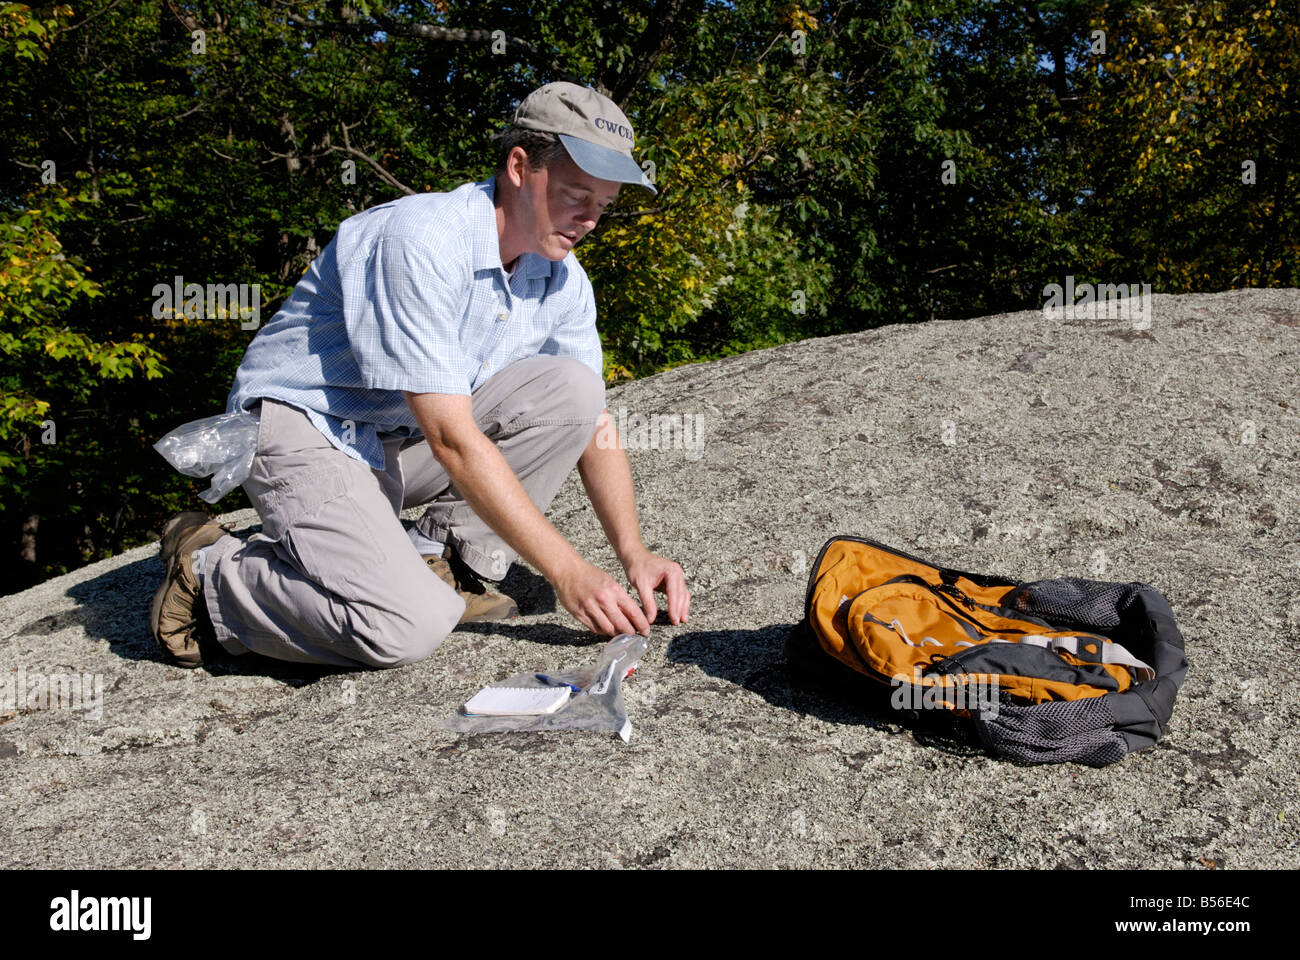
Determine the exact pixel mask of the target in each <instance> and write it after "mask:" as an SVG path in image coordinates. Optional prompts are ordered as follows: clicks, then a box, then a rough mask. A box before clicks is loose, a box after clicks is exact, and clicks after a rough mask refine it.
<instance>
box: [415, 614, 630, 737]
mask: <svg viewBox="0 0 1300 960" xmlns="http://www.w3.org/2000/svg"><path fill="white" fill-rule="evenodd" d="M648 646H649V641H648V640H647V639H646V638H645V637H643V636H641V635H640V634H639V633H625V634H623V635H621V636H617V637H615V638H614V639H613V640H611V641H610V642H609V643H607V644H605V647H604V649H603V650H601V652H600V659H598V660H597V661H596V662H595V663H594V664H589V665H587V666H582V667H576V668H574V669H571V670H563V671H558V672H555V673H548V674H544V676H546V677H548V678H549V680H550V681H551V682H550V683H547V682H546V681H544V680H539V679H538V676H537V674H536V673H535V672H529V673H518V674H515V675H514V676H513V677H509V678H507V679H505V680H501V681H498V682H496V683H494V684H492V686H494V687H526V688H537V687H547V686H551V687H553V686H555V685H557V684H569V685H571V686H574V687H577V688H578V689H577V691H575V692H574V693H573V695H572V696H571V697H570V698H569V702H568V703H566V704H565V705H564V706H563V707H561V708H560V709H559V710H558V711H556V712H555V713H551V714H540V715H531V716H504V717H502V716H476V715H473V714H467V713H465V711H464V708H463V707H462V708H461V709H460V711H458V712H457V713H456V714H455V715H453V716H451V717H448V718H447V719H445V720H443V721H441V722H440V723H439V726H441V727H443V728H444V729H447V730H455V731H458V732H460V733H500V732H503V731H507V730H596V731H607V732H610V733H617V734H618V735H619V736H620V737H622V739H623V742H624V743H626V742H627V741H628V740H629V739H630V738H631V736H632V722H631V721H630V720H628V718H627V707H626V706H624V704H623V680H624V678H626V677H627V675H628V674H629V673H631V672H632V670H633V668H634V667H636V665H637V663H638V662H639V661H640V659H641V658H642V657H643V656H645V652H646V649H647V648H648Z"/></svg>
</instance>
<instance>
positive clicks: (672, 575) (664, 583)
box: [625, 550, 691, 626]
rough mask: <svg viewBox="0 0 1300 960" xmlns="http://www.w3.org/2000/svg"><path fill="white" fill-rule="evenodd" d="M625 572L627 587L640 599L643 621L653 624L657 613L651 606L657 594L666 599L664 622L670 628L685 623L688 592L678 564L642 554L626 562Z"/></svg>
mask: <svg viewBox="0 0 1300 960" xmlns="http://www.w3.org/2000/svg"><path fill="white" fill-rule="evenodd" d="M625 569H626V571H627V580H628V583H630V584H632V586H634V587H635V588H636V592H637V594H638V595H640V597H641V605H642V606H643V607H645V615H646V619H647V620H649V621H650V622H651V623H654V620H655V617H656V616H657V615H658V613H659V610H658V608H657V607H656V606H655V591H656V590H657V591H659V592H660V593H662V594H665V595H666V597H667V600H668V622H669V623H671V624H673V625H674V626H676V625H677V624H679V623H685V622H686V619H687V617H689V616H690V613H691V592H690V591H689V590H687V589H686V574H685V572H684V571H683V570H682V568H681V565H680V564H677V563H674V562H673V561H672V560H669V559H668V558H667V557H661V556H659V555H657V554H654V553H651V552H650V551H649V550H642V551H641V552H640V553H638V554H636V555H635V556H633V557H631V558H630V559H629V560H628V562H627V565H626V567H625Z"/></svg>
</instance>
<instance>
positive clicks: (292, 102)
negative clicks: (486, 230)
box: [0, 0, 1300, 588]
mask: <svg viewBox="0 0 1300 960" xmlns="http://www.w3.org/2000/svg"><path fill="white" fill-rule="evenodd" d="M1298 22H1300V16H1298V15H1297V3H1296V0H1273V2H1268V0H1259V2H1256V3H1253V4H1250V3H1245V2H1240V0H1207V2H1204V3H1195V4H1193V3H1190V2H1187V0H1155V2H1150V3H1146V4H1142V5H1138V4H1134V3H1091V2H1077V0H1055V2H1043V3H1021V2H1014V0H1012V2H993V0H860V2H854V3H841V2H833V0H832V2H826V3H816V4H814V3H806V2H801V3H796V2H791V0H727V2H721V0H565V2H560V0H538V2H527V3H517V2H513V0H511V2H506V0H486V2H482V0H473V2H471V0H436V2H422V3H401V4H398V3H390V2H381V0H370V2H364V3H353V4H350V5H349V4H343V3H337V2H324V0H286V2H283V3H276V4H262V3H254V2H251V0H207V2H194V3H189V2H182V0H87V2H86V3H84V4H71V5H58V6H50V7H40V8H33V7H27V6H24V5H21V4H0V54H2V55H0V86H2V87H3V93H2V94H0V124H3V127H4V129H5V131H6V137H5V140H4V141H3V145H0V151H3V152H2V153H0V229H3V230H5V231H7V232H4V233H3V234H0V244H3V250H2V251H0V253H3V259H2V260H0V271H2V272H0V297H2V298H3V300H2V301H0V305H2V306H3V307H4V313H3V316H0V333H2V334H3V339H2V340H0V345H3V347H4V352H3V353H2V354H0V360H2V361H3V362H4V364H5V366H4V367H3V370H2V371H0V374H2V375H3V383H2V384H0V390H2V391H3V400H0V458H3V461H4V462H3V463H0V493H2V494H3V499H2V500H0V505H2V506H3V507H4V511H3V512H2V513H0V529H2V530H3V537H0V544H2V545H3V546H0V557H3V558H4V559H3V561H2V562H0V568H2V569H3V570H4V572H5V574H6V577H5V582H6V583H7V584H8V585H9V586H10V587H11V588H18V587H21V586H23V585H25V584H26V583H30V582H33V581H34V580H36V579H39V578H41V577H44V576H48V575H50V574H51V573H56V572H59V571H61V570H64V569H67V568H69V567H71V566H74V565H76V564H78V563H81V562H84V561H85V560H89V559H93V558H96V557H100V556H104V555H106V554H108V553H111V552H113V551H115V550H118V549H120V548H121V547H122V546H124V545H127V544H131V543H137V542H142V541H143V540H145V539H147V538H149V537H150V536H151V535H153V534H154V533H156V531H157V529H158V528H159V526H160V525H161V522H162V520H163V519H165V517H166V515H167V514H168V513H169V512H171V511H172V510H174V509H178V508H181V507H187V506H193V505H194V495H195V493H196V492H197V491H198V490H199V489H201V488H202V487H203V486H204V483H203V482H199V481H191V480H188V479H186V478H182V477H178V476H176V475H175V474H174V473H173V472H172V471H171V470H170V468H169V467H168V466H167V465H166V464H165V463H164V462H163V461H162V459H161V458H160V457H158V456H157V454H156V453H154V451H153V450H152V449H151V445H152V443H153V442H154V441H155V440H157V439H158V437H160V436H161V435H162V434H164V433H166V432H167V431H168V430H170V429H172V428H173V427H175V426H178V425H179V424H181V423H183V422H185V421H187V420H191V419H195V418H197V417H202V416H207V415H210V414H212V413H215V412H218V411H219V410H220V409H221V408H222V407H223V405H224V400H225V397H226V394H227V391H228V389H229V386H230V382H231V378H232V376H233V373H234V370H235V368H236V366H237V365H238V363H239V360H240V358H241V357H242V355H243V351H244V349H245V348H246V347H247V345H248V342H249V340H250V338H251V337H252V336H253V333H254V332H253V331H250V330H245V329H242V328H241V325H240V324H239V323H238V322H236V321H235V320H234V319H233V318H230V317H204V318H195V317H186V316H184V315H183V313H182V314H178V313H176V312H175V311H171V312H169V311H166V310H158V309H156V308H155V307H156V305H155V293H154V290H155V287H157V286H158V285H160V284H161V285H170V284H172V283H173V282H174V279H175V278H176V277H178V276H179V277H182V278H183V280H184V282H186V283H191V282H192V283H199V284H208V283H219V284H230V283H235V284H258V285H260V290H261V299H262V317H261V320H262V322H265V321H266V320H269V319H270V317H271V315H272V313H273V311H274V309H275V307H276V306H277V304H278V302H279V301H280V299H281V298H283V297H284V296H285V295H286V294H287V293H288V292H289V291H290V290H291V289H292V288H293V285H294V283H295V282H296V281H297V279H298V278H299V277H300V276H301V274H302V272H303V271H304V270H305V269H306V267H307V266H308V265H309V264H310V263H311V261H312V259H313V258H314V257H315V256H316V255H317V254H318V253H319V252H320V251H321V250H322V249H323V248H324V246H325V244H327V243H328V242H329V240H330V238H331V236H332V235H333V233H334V231H335V230H336V229H337V227H338V224H339V222H340V221H341V220H342V219H344V218H345V217H347V216H349V215H351V214H353V213H356V212H358V211H360V210H363V209H366V208H368V207H371V206H374V205H375V204H378V203H382V202H384V201H386V200H389V199H392V198H394V197H398V196H402V195H404V194H408V193H417V192H422V191H427V190H447V189H451V188H453V187H455V186H457V185H458V184H460V183H463V182H465V181H467V180H471V179H482V178H485V177H487V176H489V175H490V174H491V172H492V169H493V166H494V161H495V157H494V154H493V147H492V141H491V137H492V135H493V134H494V133H495V132H496V131H498V130H499V129H500V128H501V127H502V126H503V125H504V124H505V122H506V121H507V119H508V117H509V115H510V111H511V110H512V108H513V107H514V105H515V104H516V103H517V102H518V101H519V100H520V99H521V98H522V97H523V96H525V95H526V94H527V93H528V92H529V91H530V90H532V89H534V88H535V87H536V86H538V85H540V84H542V83H545V82H548V81H551V80H560V79H564V80H572V81H574V82H578V83H588V84H591V85H592V86H594V87H596V89H598V90H600V91H601V92H603V93H606V94H607V95H609V96H611V97H613V98H614V99H615V100H616V101H617V102H618V103H619V104H620V105H621V106H622V108H623V109H624V111H625V112H626V113H627V114H628V116H629V117H630V118H631V120H632V122H633V125H634V126H635V127H636V130H637V134H638V146H637V156H638V159H639V160H641V161H645V162H648V163H653V164H654V176H655V180H656V184H657V186H658V187H659V193H658V195H657V196H650V195H649V194H647V193H645V192H644V191H640V190H637V189H635V188H632V187H625V188H624V190H623V191H622V192H621V194H620V197H619V201H618V202H617V204H616V205H615V207H614V209H613V210H611V211H610V212H609V213H608V214H607V215H606V217H605V218H604V220H602V222H601V225H600V227H599V229H598V230H597V231H596V232H595V233H594V234H593V235H591V236H590V237H588V238H587V239H586V240H585V241H584V243H583V244H582V245H581V247H580V248H579V250H578V256H579V258H580V259H581V260H582V262H583V264H584V266H585V267H586V269H587V271H588V273H589V274H590V275H591V277H592V280H593V285H594V287H595V289H596V293H597V299H598V306H599V308H600V312H601V316H600V328H601V334H602V337H603V340H604V344H605V349H606V364H607V373H608V375H609V376H610V378H611V379H617V378H619V377H625V376H639V375H644V374H646V373H650V372H653V371H655V370H658V369H663V368H666V367H670V366H673V365H676V364H681V363H687V362H692V361H696V360H700V359H707V358H712V357H717V356H723V355H727V354H730V353H735V352H739V351H743V350H748V349H753V348H755V347H761V346H769V345H773V344H777V343H783V342H787V341H790V340H795V339H799V338H801V337H805V336H815V335H822V334H829V333H837V332H843V331H849V330H860V329H865V328H868V327H872V326H876V325H879V324H883V323H897V322H914V321H924V320H928V319H930V318H932V317H939V316H942V317H966V316H978V315H982V314H986V313H991V312H997V311H1000V310H1010V309H1021V308H1025V307H1033V306H1038V305H1040V304H1041V303H1042V293H1041V291H1042V288H1043V286H1044V285H1045V284H1046V283H1049V282H1053V281H1060V280H1061V278H1062V277H1063V276H1064V275H1065V274H1067V273H1073V274H1074V275H1075V276H1076V278H1077V279H1079V280H1080V281H1083V280H1089V279H1090V280H1100V281H1111V282H1132V281H1145V282H1151V283H1153V284H1154V285H1155V287H1156V289H1158V290H1162V291H1170V292H1177V291H1183V290H1207V289H1220V288H1224V287H1230V286H1241V285H1247V284H1295V283H1296V282H1297V281H1296V271H1297V257H1296V249H1297V248H1296V243H1297V239H1296V212H1297V211H1296V206H1297V195H1298V194H1300V191H1297V189H1296V187H1297V184H1296V179H1295V177H1296V174H1295V172H1294V162H1293V161H1294V157H1295V156H1297V155H1300V151H1298V150H1297V147H1298V146H1300V144H1297V136H1300V134H1298V133H1297V131H1300V123H1297V122H1296V120H1297V116H1296V114H1297V111H1296V100H1295V98H1296V77H1295V74H1296V64H1297V63H1298V62H1300V57H1298V56H1297V54H1298V53H1300V50H1297V23H1298ZM1096 31H1102V33H1103V34H1104V38H1105V50H1104V52H1103V51H1101V50H1100V49H1099V48H1098V47H1097V44H1096V39H1095V32H1096ZM1247 160H1249V161H1252V162H1253V163H1254V165H1255V177H1256V182H1255V183H1254V184H1246V183H1243V182H1242V172H1243V171H1242V164H1243V162H1245V161H1247ZM51 169H52V170H53V171H56V176H55V177H54V182H52V183H51V182H49V180H48V178H47V176H46V171H47V170H51ZM15 228H22V229H21V230H18V229H15ZM91 278H93V280H92V279H91ZM47 419H53V420H54V422H55V424H56V430H57V434H58V441H57V442H56V443H54V444H40V443H39V442H37V441H38V440H39V432H38V431H39V430H40V424H41V423H42V422H44V421H45V420H47ZM56 481H57V482H56ZM242 505H243V495H242V494H240V493H235V494H232V495H231V496H230V497H229V498H228V499H227V501H225V502H223V503H222V504H221V506H222V507H225V508H228V509H233V508H236V507H239V506H242Z"/></svg>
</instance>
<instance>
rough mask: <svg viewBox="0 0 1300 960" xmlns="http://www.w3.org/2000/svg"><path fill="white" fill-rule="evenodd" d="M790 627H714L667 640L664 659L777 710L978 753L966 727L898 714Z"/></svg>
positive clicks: (884, 691)
mask: <svg viewBox="0 0 1300 960" xmlns="http://www.w3.org/2000/svg"><path fill="white" fill-rule="evenodd" d="M796 629H797V628H796V625H795V624H789V623H786V624H776V625H773V626H770V627H764V628H762V629H760V630H712V631H700V632H698V633H685V634H682V635H680V636H678V637H676V638H674V639H673V641H672V642H671V643H670V644H669V646H668V651H667V654H666V655H667V658H668V659H669V660H671V661H673V662H675V663H693V664H695V665H696V666H698V667H700V669H702V670H703V671H704V672H705V673H708V674H710V675H712V676H714V677H718V678H719V679H721V680H725V681H728V682H730V683H734V684H736V685H738V686H741V687H744V688H745V689H747V690H751V691H753V692H754V693H757V694H758V695H759V696H761V697H762V698H763V699H765V700H766V701H767V702H768V703H770V704H772V705H773V706H775V707H779V708H781V709H783V710H790V711H793V712H795V713H799V714H803V715H806V716H813V717H816V718H818V719H819V720H825V721H827V722H829V723H840V724H854V725H858V726H866V727H874V728H877V729H881V730H885V731H889V732H892V733H902V732H904V731H907V732H910V733H911V734H912V735H913V736H914V737H915V738H916V740H917V741H918V742H920V743H922V744H923V745H927V746H934V747H938V748H940V749H943V750H947V751H949V752H954V753H961V754H981V755H982V754H984V753H985V751H984V749H983V747H982V745H981V744H980V742H979V738H978V736H977V735H976V734H975V732H974V730H973V729H972V728H971V725H970V724H969V722H966V721H961V720H959V719H957V718H955V717H953V716H952V715H950V714H949V713H948V712H947V711H945V710H932V711H915V710H908V711H898V710H895V709H894V707H893V706H892V704H891V703H890V695H891V693H892V692H893V691H892V688H890V687H888V686H886V685H885V684H882V683H877V682H875V681H874V680H871V679H869V678H867V677H865V676H863V675H862V674H859V673H856V672H855V671H853V670H850V669H849V668H848V667H844V666H842V665H840V664H839V663H838V662H837V661H835V660H832V659H831V658H830V657H829V656H827V655H826V654H825V653H823V652H822V651H821V650H820V649H815V648H809V647H808V646H807V643H806V636H802V635H799V634H796V633H795V631H796Z"/></svg>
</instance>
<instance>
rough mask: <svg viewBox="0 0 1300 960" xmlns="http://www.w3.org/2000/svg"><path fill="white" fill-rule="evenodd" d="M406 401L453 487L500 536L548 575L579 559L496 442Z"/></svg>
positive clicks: (416, 401) (419, 400)
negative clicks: (455, 429)
mask: <svg viewBox="0 0 1300 960" xmlns="http://www.w3.org/2000/svg"><path fill="white" fill-rule="evenodd" d="M408 399H410V398H409V397H408ZM411 407H412V411H413V412H414V413H415V415H416V419H417V421H418V422H419V423H420V426H421V429H422V430H423V431H424V434H425V439H426V441H427V442H428V443H429V445H430V447H431V448H432V449H433V454H434V456H435V457H437V459H438V461H439V462H440V463H441V464H442V466H443V468H444V469H445V470H446V471H447V476H448V477H449V478H450V480H451V482H452V484H453V485H454V486H455V488H456V490H457V491H459V493H460V495H461V496H463V497H464V498H465V500H466V502H467V503H468V504H469V505H470V506H471V507H473V508H474V512H475V513H477V514H478V515H479V516H480V517H482V518H483V520H484V521H486V523H487V524H488V526H490V527H491V528H492V529H493V530H495V531H496V532H497V534H498V535H499V536H500V537H501V539H503V540H505V541H506V543H508V544H510V546H511V547H513V548H514V550H515V551H516V552H517V553H518V554H519V555H520V556H521V557H523V558H524V559H525V560H526V561H528V563H530V564H531V565H532V566H533V567H534V568H535V569H537V570H539V571H541V573H542V575H543V576H545V577H546V578H547V579H548V580H553V579H554V577H555V576H556V575H558V574H560V573H561V572H562V571H563V570H564V569H565V568H566V567H572V566H573V565H574V564H581V563H583V560H582V558H581V557H580V556H579V555H578V553H577V551H576V550H574V549H573V547H572V545H570V543H569V542H568V540H566V539H565V538H564V536H563V535H562V534H561V533H560V532H559V531H558V530H556V529H555V527H554V526H552V525H551V523H550V521H548V520H547V519H546V517H544V516H543V515H542V512H541V511H540V510H538V509H537V505H536V504H535V503H533V501H532V499H531V498H530V497H529V496H528V493H527V491H525V490H524V488H523V485H522V484H521V483H520V482H519V478H518V477H516V476H515V473H514V471H513V470H511V469H510V464H508V463H507V462H506V458H505V457H504V456H502V454H501V451H500V450H498V449H497V447H496V444H494V443H493V442H492V441H491V440H489V439H488V438H487V437H486V436H484V435H483V433H482V432H480V431H478V430H473V431H466V432H463V433H460V434H457V435H449V434H447V433H445V432H443V431H440V430H438V429H437V427H436V425H435V424H434V422H433V419H432V418H431V417H427V416H426V415H427V410H426V409H425V408H424V406H423V404H422V398H421V397H419V396H415V397H414V398H413V400H411ZM426 419H427V420H428V422H426Z"/></svg>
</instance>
